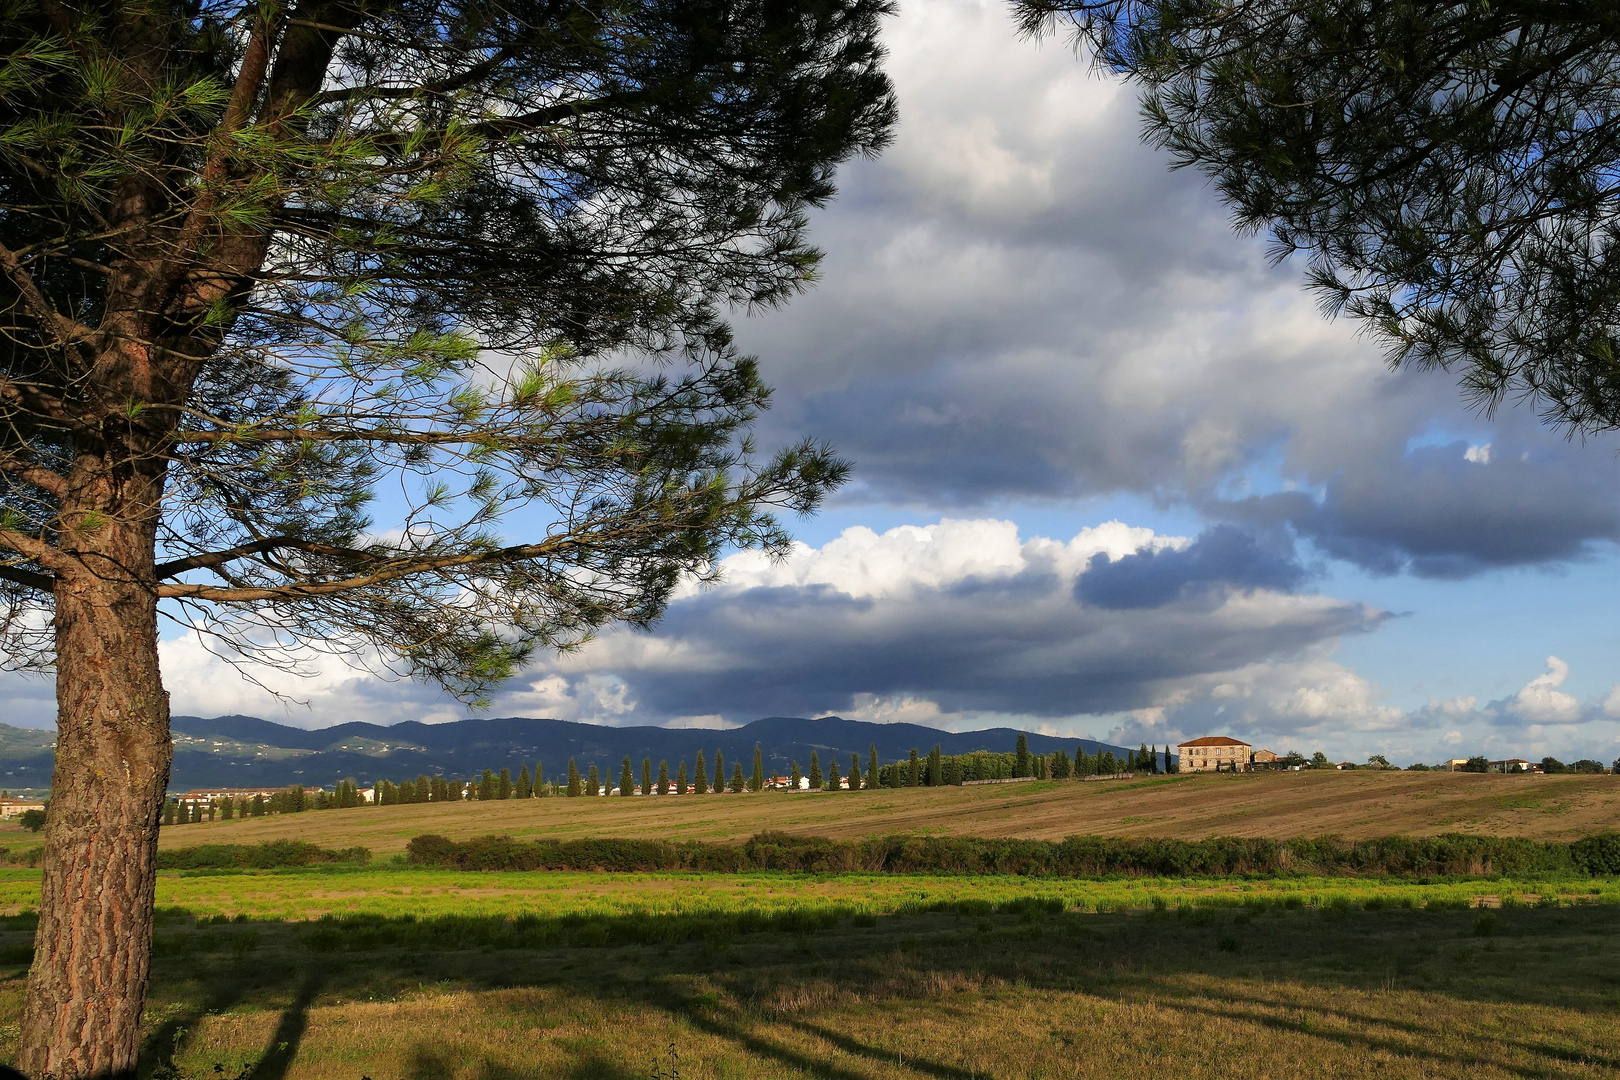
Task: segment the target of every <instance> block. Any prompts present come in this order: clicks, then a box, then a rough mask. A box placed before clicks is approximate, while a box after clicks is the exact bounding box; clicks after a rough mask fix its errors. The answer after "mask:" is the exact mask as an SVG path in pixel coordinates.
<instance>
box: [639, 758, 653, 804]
mask: <svg viewBox="0 0 1620 1080" xmlns="http://www.w3.org/2000/svg"><path fill="white" fill-rule="evenodd" d="M652 792H653V786H652V758H650V757H644V758H642V759H641V793H642V794H643V795H651V794H652Z"/></svg>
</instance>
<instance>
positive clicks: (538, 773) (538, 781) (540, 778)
mask: <svg viewBox="0 0 1620 1080" xmlns="http://www.w3.org/2000/svg"><path fill="white" fill-rule="evenodd" d="M543 764H544V762H542V761H541V760H540V759H539V758H536V759H535V762H534V790H535V794H537V795H538V794H539V793H540V791H541V790H543V789H542V785H543V784H545V782H546V773H545V770H544V769H542V768H541V766H542V765H543Z"/></svg>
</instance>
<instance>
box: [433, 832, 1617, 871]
mask: <svg viewBox="0 0 1620 1080" xmlns="http://www.w3.org/2000/svg"><path fill="white" fill-rule="evenodd" d="M406 860H407V862H409V863H410V864H411V865H415V866H436V867H442V868H446V869H460V870H589V869H592V868H593V867H602V868H604V869H607V870H614V871H622V872H628V871H649V872H650V871H664V870H703V871H722V872H727V873H739V872H743V871H747V870H791V871H807V872H814V873H828V872H852V871H861V872H869V873H892V874H1016V875H1023V876H1033V877H1091V876H1096V875H1115V874H1117V875H1147V876H1155V877H1188V876H1199V877H1229V876H1245V875H1250V876H1253V875H1260V876H1273V877H1275V876H1285V877H1286V876H1290V875H1294V876H1347V877H1397V878H1439V877H1459V876H1464V877H1467V876H1472V877H1489V876H1503V875H1505V876H1510V877H1515V876H1524V875H1538V874H1539V875H1553V876H1558V875H1564V876H1577V877H1603V876H1610V875H1616V874H1620V833H1614V832H1608V833H1602V834H1598V835H1596V836H1590V837H1586V838H1584V839H1581V840H1576V841H1574V842H1572V843H1564V842H1561V841H1539V840H1523V839H1518V838H1513V837H1487V836H1467V835H1461V834H1450V835H1445V836H1435V837H1419V838H1415V837H1406V836H1388V837H1380V838H1376V839H1371V840H1355V841H1347V840H1341V839H1339V838H1337V837H1331V836H1329V837H1318V838H1314V839H1301V840H1266V839H1257V838H1251V837H1212V838H1210V839H1206V840H1166V839H1151V838H1135V837H1104V836H1071V837H1069V838H1067V839H1065V840H1060V841H1050V840H1016V839H1005V838H998V839H980V838H974V837H919V836H880V837H870V838H866V839H860V840H835V839H831V838H827V837H806V836H793V835H789V834H786V833H774V832H773V833H761V834H759V835H757V836H755V837H753V838H752V839H751V840H749V841H748V842H747V843H745V844H743V845H741V846H732V845H727V844H712V843H704V842H698V841H679V842H675V841H664V840H633V839H621V838H603V839H592V840H566V841H558V840H539V841H519V840H514V839H512V838H511V837H495V836H490V837H482V838H479V839H476V840H467V841H454V840H449V839H447V838H445V837H442V836H418V837H415V838H413V839H412V840H411V842H410V844H409V846H408V849H407V855H406Z"/></svg>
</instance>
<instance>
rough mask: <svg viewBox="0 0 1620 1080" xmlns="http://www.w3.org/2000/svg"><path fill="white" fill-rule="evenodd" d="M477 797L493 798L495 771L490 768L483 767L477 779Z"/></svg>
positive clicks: (480, 798)
mask: <svg viewBox="0 0 1620 1080" xmlns="http://www.w3.org/2000/svg"><path fill="white" fill-rule="evenodd" d="M478 798H479V800H480V801H482V800H487V799H493V798H495V773H494V771H493V770H491V769H485V770H484V775H483V776H482V777H481V778H480V779H479V781H478Z"/></svg>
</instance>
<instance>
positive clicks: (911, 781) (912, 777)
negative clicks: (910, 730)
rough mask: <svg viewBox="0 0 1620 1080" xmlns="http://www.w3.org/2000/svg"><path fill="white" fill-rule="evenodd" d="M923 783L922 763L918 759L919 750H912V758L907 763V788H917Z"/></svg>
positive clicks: (914, 748) (913, 748)
mask: <svg viewBox="0 0 1620 1080" xmlns="http://www.w3.org/2000/svg"><path fill="white" fill-rule="evenodd" d="M920 783H922V762H921V761H920V760H919V759H918V757H917V748H916V747H915V746H913V747H912V748H911V758H910V760H909V761H908V762H907V769H906V787H916V786H917V785H918V784H920Z"/></svg>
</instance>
